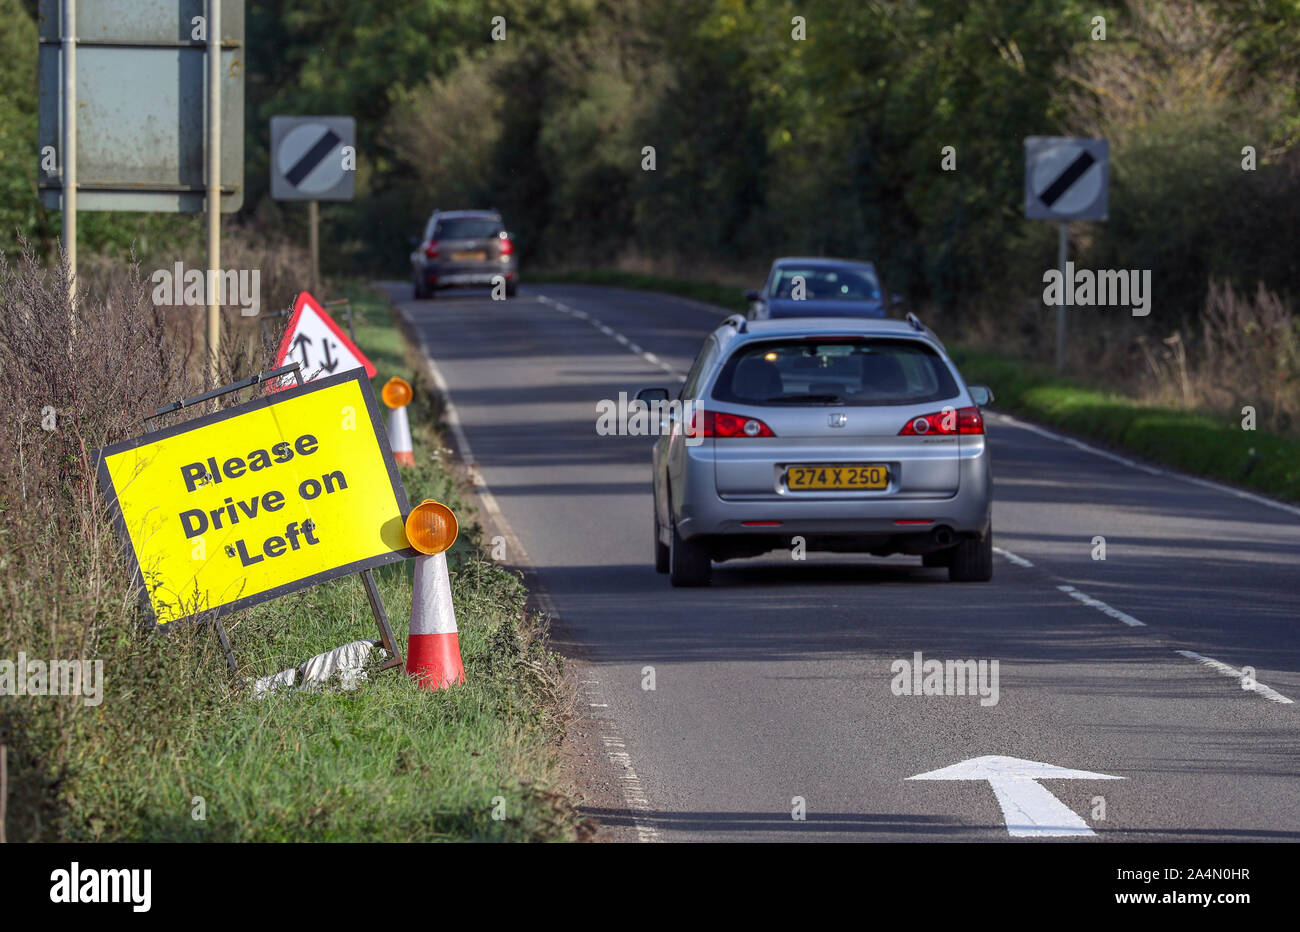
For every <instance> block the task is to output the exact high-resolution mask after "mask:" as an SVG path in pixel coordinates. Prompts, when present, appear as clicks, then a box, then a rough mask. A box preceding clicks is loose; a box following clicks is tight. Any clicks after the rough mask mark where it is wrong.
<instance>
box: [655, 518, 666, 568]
mask: <svg viewBox="0 0 1300 932" xmlns="http://www.w3.org/2000/svg"><path fill="white" fill-rule="evenodd" d="M655 572H656V573H666V572H668V545H667V544H665V543H663V542H662V541H661V540H659V510H658V509H657V508H656V509H655Z"/></svg>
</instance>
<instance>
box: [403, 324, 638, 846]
mask: <svg viewBox="0 0 1300 932" xmlns="http://www.w3.org/2000/svg"><path fill="white" fill-rule="evenodd" d="M394 304H395V305H396V306H397V309H398V313H400V314H401V315H402V317H403V318H404V319H405V320H406V322H407V324H409V325H410V331H411V332H412V333H413V334H414V335H415V339H416V342H417V343H418V344H419V349H420V357H421V358H422V359H423V360H424V365H425V368H427V369H428V370H429V375H430V377H431V378H432V379H433V384H434V386H435V387H436V388H437V389H438V392H439V394H441V395H442V403H443V417H444V419H445V420H446V422H447V426H448V427H450V428H451V433H452V436H453V437H455V438H456V449H457V450H458V451H460V456H461V461H462V462H463V463H464V464H465V468H466V469H467V470H469V474H470V481H471V482H472V483H473V484H474V490H475V492H477V493H478V496H479V500H480V501H482V503H483V508H484V510H485V511H487V513H488V514H490V515H491V516H492V519H493V522H494V523H495V524H496V526H497V527H498V528H500V529H501V532H502V533H503V534H504V535H505V536H506V540H507V543H508V545H509V546H510V547H511V548H513V550H514V553H516V554H517V555H518V558H519V562H522V563H525V564H528V565H529V566H531V565H533V563H532V559H531V558H530V557H529V556H528V551H527V550H526V549H525V548H524V545H523V542H522V541H521V540H520V539H519V536H518V535H517V534H515V531H514V528H512V527H511V526H510V522H509V521H507V520H506V517H505V515H504V514H502V512H501V507H500V506H499V505H498V504H497V500H496V496H495V495H493V494H492V490H491V489H490V488H488V484H487V481H486V480H485V479H484V478H483V476H482V474H481V473H480V472H479V468H478V461H477V460H475V459H474V450H473V447H471V446H470V443H469V437H468V436H466V434H465V428H464V427H463V426H462V424H461V421H460V412H459V411H457V409H456V404H455V402H454V401H452V398H451V390H450V389H449V388H448V386H447V380H446V379H444V378H443V377H442V371H441V370H440V369H439V368H438V366H437V364H436V363H435V362H434V361H433V354H432V353H430V352H429V345H428V344H427V343H426V342H425V341H424V336H423V335H422V334H421V333H420V330H419V328H418V327H416V326H415V321H413V320H412V319H411V318H410V317H409V316H407V313H406V309H405V308H403V307H402V306H401V305H400V304H397V303H396V302H394ZM536 595H537V601H538V604H539V605H541V607H542V611H544V612H546V614H548V615H550V616H551V617H552V618H557V617H559V612H557V611H556V610H555V600H554V599H552V598H551V593H550V592H549V591H547V589H546V588H545V587H543V586H537V587H536ZM582 684H583V685H582V689H581V692H583V693H585V694H586V697H585V698H586V699H587V702H588V704H589V705H590V706H591V707H592V708H607V707H608V703H604V702H600V703H598V702H596V701H595V700H596V699H598V698H602V697H601V696H600V695H599V694H598V693H596V692H595V690H597V689H599V688H600V681H599V680H594V679H593V680H583V681H582ZM593 717H595V715H594V713H593ZM596 722H597V724H599V725H600V726H601V728H602V729H603V730H604V731H606V732H607V733H608V735H607V736H606V735H602V736H601V738H602V741H604V742H605V755H606V757H608V758H609V763H610V766H612V767H613V768H614V771H615V773H618V774H620V781H621V783H622V793H623V804H624V805H625V806H627V808H628V811H630V812H631V813H632V825H633V827H634V828H635V829H636V837H637V841H643V842H655V841H662V840H663V838H662V837H661V836H660V834H659V830H658V829H656V828H655V827H654V825H652V824H650V823H649V822H646V821H644V820H643V819H642V818H640V816H643V815H648V814H649V813H650V811H651V810H650V803H649V801H648V800H646V798H645V788H644V787H643V786H642V785H641V778H640V777H639V776H637V773H636V770H635V769H634V768H633V766H632V758H631V755H629V754H628V753H627V752H626V751H624V750H616V748H622V747H624V745H623V741H622V739H621V738H620V737H619V736H618V734H617V732H616V731H614V729H615V728H616V725H615V723H614V722H613V721H611V720H609V719H599V718H598V719H596ZM606 737H608V740H606Z"/></svg>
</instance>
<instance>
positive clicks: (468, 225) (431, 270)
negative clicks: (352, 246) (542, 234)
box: [411, 210, 519, 300]
mask: <svg viewBox="0 0 1300 932" xmlns="http://www.w3.org/2000/svg"><path fill="white" fill-rule="evenodd" d="M412 242H415V240H414V237H412ZM498 275H500V276H501V277H502V278H503V279H504V280H505V292H506V295H507V296H508V297H511V298H513V297H514V296H515V292H516V291H517V290H518V288H519V261H518V258H517V257H516V255H515V241H514V238H513V237H511V235H510V234H509V233H507V232H506V228H505V226H504V225H503V224H502V222H501V215H500V214H499V213H497V212H496V211H495V210H442V211H439V210H435V211H434V212H433V215H432V216H431V217H429V222H428V223H427V224H425V227H424V238H423V240H421V241H419V242H418V243H417V244H416V249H415V252H413V253H411V276H412V280H413V283H414V286H415V287H414V295H415V297H416V299H417V300H418V299H424V298H432V297H434V295H435V294H436V293H437V292H438V290H439V289H442V288H456V287H464V286H472V285H482V286H491V285H492V283H493V279H494V278H495V277H496V276H498Z"/></svg>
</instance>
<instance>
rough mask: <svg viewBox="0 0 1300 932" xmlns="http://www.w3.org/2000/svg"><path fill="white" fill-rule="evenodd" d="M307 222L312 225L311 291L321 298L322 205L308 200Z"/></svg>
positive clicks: (310, 235) (310, 236) (310, 238)
mask: <svg viewBox="0 0 1300 932" xmlns="http://www.w3.org/2000/svg"><path fill="white" fill-rule="evenodd" d="M307 223H308V225H309V226H310V227H311V233H310V234H309V240H310V243H311V293H312V294H313V295H315V296H316V298H317V299H318V300H319V299H320V205H319V204H318V203H317V202H316V201H314V200H313V201H308V202H307Z"/></svg>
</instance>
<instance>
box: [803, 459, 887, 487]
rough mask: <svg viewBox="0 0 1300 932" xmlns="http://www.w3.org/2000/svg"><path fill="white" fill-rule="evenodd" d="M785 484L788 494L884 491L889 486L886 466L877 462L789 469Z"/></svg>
mask: <svg viewBox="0 0 1300 932" xmlns="http://www.w3.org/2000/svg"><path fill="white" fill-rule="evenodd" d="M785 484H786V487H787V488H789V489H790V490H791V491H795V492H802V491H807V490H813V489H842V490H857V489H883V488H886V487H887V486H888V485H889V467H888V466H883V465H881V464H880V463H834V464H829V463H828V464H826V465H815V464H810V465H807V466H789V467H787V468H786V471H785Z"/></svg>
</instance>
